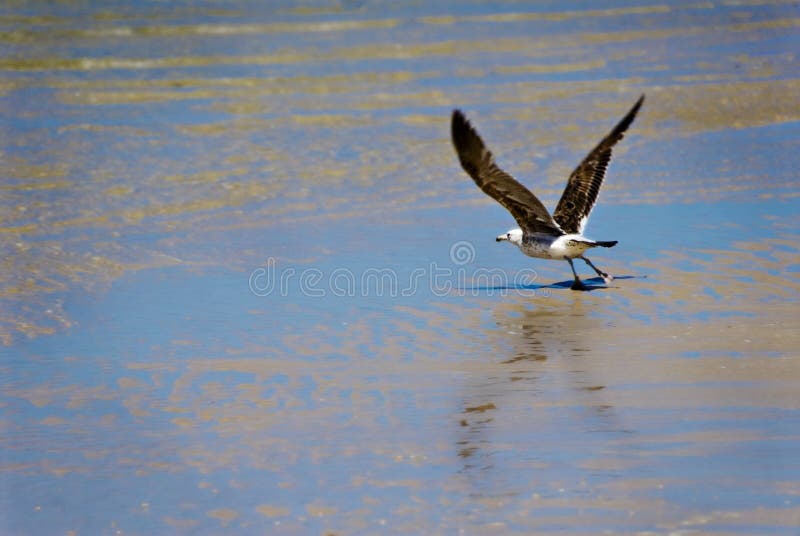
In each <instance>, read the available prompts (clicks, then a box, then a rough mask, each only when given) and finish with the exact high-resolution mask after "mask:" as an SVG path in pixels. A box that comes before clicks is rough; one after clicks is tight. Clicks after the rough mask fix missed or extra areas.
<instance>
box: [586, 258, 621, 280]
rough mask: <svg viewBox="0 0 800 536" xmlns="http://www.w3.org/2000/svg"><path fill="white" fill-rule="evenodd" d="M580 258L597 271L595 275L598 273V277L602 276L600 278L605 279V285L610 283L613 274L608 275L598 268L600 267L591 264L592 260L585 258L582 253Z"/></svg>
mask: <svg viewBox="0 0 800 536" xmlns="http://www.w3.org/2000/svg"><path fill="white" fill-rule="evenodd" d="M581 259H583V261H584V262H585V263H586V264H588V265H589V266H591V267H592V270H594V271H595V272H597V275H599V276H600V277H602V278H603V281H605V282H606V285H608V284H610V283H611V282H612V281H613V280H614V276H613V275H608V274H607V273H605V272H603V271H601V270H600V269H599V268H598V267H597V266H595V265H594V264H592V261H590V260H589V259H587V258H586V257H584V256H583V255H581Z"/></svg>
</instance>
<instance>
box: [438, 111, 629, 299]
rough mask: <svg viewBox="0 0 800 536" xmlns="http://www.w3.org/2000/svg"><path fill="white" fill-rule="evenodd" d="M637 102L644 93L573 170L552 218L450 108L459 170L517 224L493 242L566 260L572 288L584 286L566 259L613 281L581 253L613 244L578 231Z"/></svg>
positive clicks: (584, 220)
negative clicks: (507, 243) (580, 260)
mask: <svg viewBox="0 0 800 536" xmlns="http://www.w3.org/2000/svg"><path fill="white" fill-rule="evenodd" d="M643 102H644V95H642V96H641V97H640V98H639V100H638V101H637V102H636V104H634V106H633V108H631V110H630V111H629V112H628V113H627V114H626V115H625V117H624V118H622V121H620V122H619V124H618V125H617V126H616V127H614V129H613V130H612V131H611V132H610V133H609V134H608V135H607V136H606V137H605V138H603V140H602V141H601V142H600V143H599V144H598V145H597V147H595V148H594V149H593V150H592V151H591V152H590V153H589V154H588V155H587V156H586V158H584V160H583V162H581V163H580V165H579V166H578V167H577V168H575V170H574V171H573V172H572V174H571V175H570V176H569V180H568V181H567V187H566V188H565V189H564V193H563V194H562V195H561V200H560V201H559V202H558V205H557V206H556V210H555V212H553V214H552V215H551V214H550V213H549V212H548V211H547V209H546V208H545V207H544V205H542V202H541V201H539V199H538V198H537V197H536V196H535V195H533V194H532V193H531V191H530V190H528V189H527V188H525V187H524V186H523V185H522V184H520V183H519V182H517V180H516V179H514V177H512V176H511V175H509V174H508V173H506V172H505V171H503V170H502V169H500V168H499V167H498V166H497V164H495V162H494V156H493V155H492V153H491V151H489V149H487V148H486V145H485V144H484V143H483V140H482V139H481V138H480V136H479V135H478V133H477V132H476V131H475V129H474V128H473V127H472V125H471V124H470V123H469V121H468V120H467V118H466V117H464V114H463V113H461V111H460V110H454V111H453V118H452V137H453V146H454V147H455V149H456V153H457V154H458V159H459V161H460V162H461V166H462V167H463V168H464V170H465V171H466V172H467V173H468V174H469V176H470V177H472V179H473V180H474V181H475V183H476V184H477V185H478V186H479V187H480V189H481V190H483V191H484V193H486V194H487V195H489V196H490V197H492V198H493V199H495V200H496V201H497V202H498V203H500V204H501V205H503V206H504V207H505V208H506V209H507V210H508V211H509V212H510V213H511V215H512V216H514V219H515V220H516V221H517V224H519V228H517V229H511V230H510V231H508V232H506V233H504V234H502V235H500V236H498V237H497V241H498V242H501V241H508V242H511V243H512V244H514V245H515V246H517V247H519V249H520V251H522V252H523V253H524V254H525V255H528V256H529V257H536V258H539V259H555V260H566V261H567V262H568V263H569V265H570V268H572V274H573V275H574V276H575V280H574V282H573V284H572V288H573V289H574V290H581V289H584V288H585V287H584V285H583V283H582V282H581V280H580V278H579V277H578V274H577V273H576V272H575V267H574V266H573V264H572V259H576V258H578V259H583V260H584V261H585V262H586V264H588V265H589V266H591V267H592V269H593V270H594V271H595V272H597V275H599V276H600V277H602V278H603V280H604V281H605V282H606V284H608V283H610V282H611V280H612V279H613V277H612V276H610V275H608V274H607V273H605V272H602V271H600V270H599V269H598V268H596V267H595V266H594V264H592V262H591V261H590V260H589V259H587V258H586V257H584V256H583V254H584V253H585V252H586V251H587V250H588V249H591V248H595V247H598V246H600V247H606V248H610V247H613V246H614V245H616V243H617V242H616V241H595V240H592V239H590V238H587V237H585V236H584V235H583V229H584V228H585V227H586V222H587V221H588V219H589V214H590V213H591V211H592V209H593V208H594V205H595V203H596V202H597V195H598V193H599V192H600V186H601V185H602V183H603V177H604V176H605V171H606V167H608V163H609V161H610V160H611V150H612V148H613V147H614V145H615V144H616V143H617V142H618V141H619V140H621V139H622V137H623V134H624V133H625V131H626V130H627V129H628V127H629V126H630V124H631V123H632V122H633V120H634V118H635V117H636V113H637V112H638V111H639V108H640V107H641V106H642V103H643Z"/></svg>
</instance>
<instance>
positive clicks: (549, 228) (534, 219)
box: [451, 110, 564, 235]
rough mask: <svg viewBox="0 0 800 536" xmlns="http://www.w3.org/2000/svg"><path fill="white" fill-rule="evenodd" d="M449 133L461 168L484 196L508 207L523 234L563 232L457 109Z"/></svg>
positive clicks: (560, 233)
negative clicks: (498, 164) (507, 171)
mask: <svg viewBox="0 0 800 536" xmlns="http://www.w3.org/2000/svg"><path fill="white" fill-rule="evenodd" d="M451 133H452V136H453V146H454V147H455V149H456V154H458V159H459V161H460V162H461V167H463V168H464V171H466V172H467V173H468V174H469V176H470V177H472V179H473V180H474V181H475V184H477V185H478V186H479V187H480V189H481V190H483V191H484V193H485V194H486V195H488V196H489V197H491V198H493V199H495V200H496V201H497V202H498V203H500V204H501V205H503V206H504V207H505V208H506V210H508V211H509V212H510V213H511V215H512V216H514V219H515V220H516V221H517V224H519V226H520V228H521V229H522V230H523V231H524V232H526V233H548V234H555V235H562V234H564V233H563V232H562V231H561V229H559V227H558V224H556V222H555V220H553V217H552V216H550V213H549V212H548V211H547V209H546V208H545V207H544V205H542V202H541V201H539V199H537V198H536V196H535V195H533V194H532V193H531V191H530V190H528V189H527V188H525V187H524V186H523V185H521V184H520V183H519V182H517V181H516V179H514V177H512V176H511V175H509V174H508V173H506V172H505V171H503V170H502V169H500V168H499V167H497V164H495V162H494V156H492V153H491V151H489V149H487V148H486V145H484V143H483V140H481V138H480V136H478V133H477V132H476V131H475V129H474V128H473V127H472V125H471V124H470V123H469V121H467V118H466V117H464V114H463V113H461V111H460V110H454V111H453V121H452V129H451Z"/></svg>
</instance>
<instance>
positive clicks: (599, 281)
mask: <svg viewBox="0 0 800 536" xmlns="http://www.w3.org/2000/svg"><path fill="white" fill-rule="evenodd" d="M646 278H647V276H646V275H616V276H614V281H621V280H623V279H646ZM582 281H583V288H579V289H574V290H579V291H581V292H591V291H593V290H606V289H609V288H614V287H613V286H609V285H606V283H605V281H603V278H602V277H590V278H587V279H582ZM572 283H573V280H572V279H570V280H568V281H559V282H557V283H549V284H547V285H541V284H535V283H534V284H529V285H521V284H517V285H496V286H488V285H487V286H475V287H464V288H462V289H461V290H465V291H482V290H485V291H497V290H543V289H556V290H558V289H567V290H573V289H572ZM613 284H614V282H613V281H612V282H611V285H613Z"/></svg>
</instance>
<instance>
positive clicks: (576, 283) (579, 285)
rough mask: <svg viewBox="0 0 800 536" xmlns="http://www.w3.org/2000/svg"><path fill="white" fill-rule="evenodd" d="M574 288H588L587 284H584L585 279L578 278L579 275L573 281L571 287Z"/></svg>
mask: <svg viewBox="0 0 800 536" xmlns="http://www.w3.org/2000/svg"><path fill="white" fill-rule="evenodd" d="M569 288H570V289H572V290H586V285H584V284H583V281H581V280H580V279H578V278H577V277H576V278H575V280H574V281H573V282H572V286H571V287H569Z"/></svg>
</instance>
